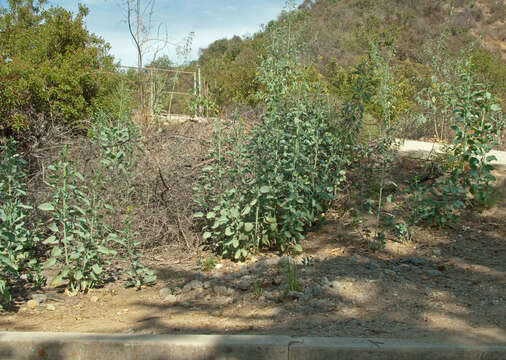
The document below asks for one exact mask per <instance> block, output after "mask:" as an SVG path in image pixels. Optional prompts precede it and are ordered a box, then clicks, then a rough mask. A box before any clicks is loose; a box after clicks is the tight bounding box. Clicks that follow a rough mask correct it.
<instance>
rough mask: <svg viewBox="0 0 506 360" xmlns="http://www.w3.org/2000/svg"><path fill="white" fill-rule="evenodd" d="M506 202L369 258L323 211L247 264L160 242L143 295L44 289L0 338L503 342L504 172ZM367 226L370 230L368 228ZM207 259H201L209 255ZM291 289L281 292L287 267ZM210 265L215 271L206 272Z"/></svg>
mask: <svg viewBox="0 0 506 360" xmlns="http://www.w3.org/2000/svg"><path fill="white" fill-rule="evenodd" d="M497 176H498V186H499V187H500V188H501V189H502V191H503V196H502V197H500V198H499V199H498V202H497V204H496V205H495V206H494V207H493V208H491V209H489V210H485V211H483V212H481V213H472V212H469V213H467V214H464V215H463V216H462V219H461V221H460V223H459V224H458V226H457V227H456V228H454V229H443V230H441V229H428V230H427V229H426V230H419V231H418V232H416V233H415V236H414V241H412V242H409V243H400V242H398V241H397V240H395V239H394V238H391V239H390V238H389V239H388V240H387V241H386V246H385V248H384V249H382V250H379V251H375V252H374V251H371V250H370V248H369V246H368V243H367V241H366V240H365V239H364V237H363V228H362V229H361V226H358V227H350V226H349V224H348V223H349V219H346V218H345V217H343V216H339V214H338V213H337V212H336V213H329V214H328V215H327V221H326V222H325V223H323V224H322V225H320V226H318V227H317V228H315V229H314V230H313V231H312V232H311V233H310V234H309V235H308V237H307V239H306V240H305V241H304V242H303V244H302V245H303V247H304V249H305V250H304V252H303V253H302V254H300V255H297V256H294V257H291V258H289V257H287V256H283V257H279V256H277V255H274V254H259V255H258V256H257V257H256V258H255V259H253V260H251V261H249V262H247V263H233V262H230V261H224V260H218V262H217V263H216V264H214V263H213V262H212V261H211V260H209V259H211V258H210V257H211V256H212V255H211V254H210V253H208V252H206V251H204V250H200V251H198V252H193V253H191V252H188V251H184V250H181V249H178V248H177V247H169V246H167V247H161V248H156V249H153V250H152V251H151V252H149V253H148V254H147V257H146V259H147V262H148V264H149V265H150V266H152V267H153V268H155V269H156V270H157V273H158V280H157V282H156V284H155V285H154V286H152V287H147V288H144V289H142V290H140V291H137V290H135V289H127V288H124V287H123V285H122V283H121V281H119V280H118V281H114V282H110V283H108V284H106V285H105V286H104V287H103V288H101V289H97V290H93V291H90V292H89V293H88V294H78V295H75V296H70V295H68V294H66V293H64V292H62V289H61V288H55V287H51V286H48V287H46V288H44V289H42V291H40V293H39V294H31V295H30V296H31V297H33V298H34V299H36V300H37V301H31V302H27V300H28V299H29V298H30V296H28V298H18V299H17V300H16V306H15V307H14V308H13V309H12V310H11V311H5V312H2V313H0V331H66V332H102V333H140V334H185V333H192V334H210V333H215V334H283V335H291V336H296V335H299V336H300V335H304V336H344V337H380V338H416V339H424V340H428V341H430V340H436V341H449V342H457V343H469V344H478V343H481V344H483V343H496V344H497V343H501V344H504V343H506V243H505V241H506V199H505V196H504V194H506V191H505V190H506V173H502V174H497ZM366 225H367V224H366ZM206 259H207V260H206ZM288 262H291V263H295V264H297V266H296V268H297V276H296V277H297V279H298V282H299V287H298V288H297V289H296V290H298V291H290V292H289V291H287V290H286V287H287V284H288V280H287V268H288V266H287V264H288ZM213 266H214V267H213Z"/></svg>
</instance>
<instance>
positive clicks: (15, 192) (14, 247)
mask: <svg viewBox="0 0 506 360" xmlns="http://www.w3.org/2000/svg"><path fill="white" fill-rule="evenodd" d="M26 177H27V170H26V161H25V160H24V159H23V158H22V157H21V155H20V154H19V153H17V143H16V142H15V141H13V140H8V141H7V143H6V144H5V145H1V146H0V295H2V296H3V297H4V299H5V300H6V301H7V302H9V301H10V300H11V293H10V288H11V285H13V284H15V283H16V281H18V280H19V279H20V278H21V276H22V275H25V276H27V279H28V280H34V281H36V282H39V281H40V280H42V279H41V278H40V277H39V270H40V266H39V262H38V261H37V258H36V257H35V252H36V246H37V244H38V242H39V239H38V237H37V229H36V227H32V228H31V227H30V226H29V225H28V224H27V219H28V216H29V215H30V211H31V210H32V207H31V206H29V205H26V204H25V197H26V195H27V193H26V187H25V181H26Z"/></svg>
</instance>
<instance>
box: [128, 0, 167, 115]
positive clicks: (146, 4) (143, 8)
mask: <svg viewBox="0 0 506 360" xmlns="http://www.w3.org/2000/svg"><path fill="white" fill-rule="evenodd" d="M155 3H156V1H155V0H124V5H125V7H126V21H127V24H128V31H129V32H130V36H131V37H132V39H133V41H134V43H135V47H136V51H137V76H138V81H139V101H140V105H141V114H142V116H143V117H144V115H145V111H144V110H145V109H144V106H145V89H144V81H143V78H142V72H143V61H144V57H145V56H147V55H148V54H152V55H153V59H152V61H154V60H155V59H156V58H157V56H158V54H159V53H160V52H161V51H162V50H164V49H165V48H166V47H167V46H168V45H175V44H173V43H171V42H170V41H169V38H168V33H167V29H166V27H165V25H164V24H163V23H160V24H158V26H157V31H156V34H154V31H153V14H154V10H155Z"/></svg>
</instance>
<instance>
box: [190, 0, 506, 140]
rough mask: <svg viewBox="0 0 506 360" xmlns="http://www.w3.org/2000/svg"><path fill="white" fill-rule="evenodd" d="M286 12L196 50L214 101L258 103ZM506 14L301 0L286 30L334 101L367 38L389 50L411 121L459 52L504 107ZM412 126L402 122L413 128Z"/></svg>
mask: <svg viewBox="0 0 506 360" xmlns="http://www.w3.org/2000/svg"><path fill="white" fill-rule="evenodd" d="M286 15H287V14H286V12H284V13H282V14H281V15H280V17H279V19H278V20H276V21H272V22H271V23H269V24H267V26H265V28H264V29H263V30H262V31H259V32H258V33H256V34H254V35H252V36H249V37H243V38H241V37H239V36H236V37H233V38H232V39H221V40H217V41H215V42H214V43H212V44H211V45H210V46H209V47H208V48H206V49H202V50H201V55H200V58H199V60H198V63H199V64H200V66H201V67H202V69H203V73H204V74H206V77H207V78H208V79H209V85H210V87H211V89H212V93H213V95H214V97H215V99H216V101H217V102H218V104H220V105H222V106H223V105H233V104H235V105H237V104H247V105H250V106H253V107H255V106H256V105H257V104H258V102H259V99H258V97H257V96H256V92H257V91H258V90H259V87H260V86H261V85H260V83H259V82H258V81H257V80H256V71H257V70H256V69H257V67H258V66H259V65H260V62H261V59H262V57H263V56H265V49H266V34H267V33H269V31H270V29H271V28H273V27H274V26H275V25H276V23H277V22H279V21H281V20H282V19H283V18H284V17H285V16H286ZM505 18H506V7H505V5H504V1H497V0H482V1H471V0H458V1H438V0H421V1H404V0H402V1H401V0H386V1H374V0H317V1H310V0H306V1H305V2H304V3H303V4H302V5H301V6H300V7H299V11H298V13H297V18H296V20H295V21H294V24H293V28H292V29H291V31H292V32H293V33H298V34H299V36H298V41H299V44H298V45H299V46H301V47H302V48H303V51H302V56H301V61H303V62H304V63H305V64H307V65H309V67H308V70H307V77H308V78H310V79H312V80H313V81H320V82H323V83H324V84H325V85H326V86H327V88H328V91H329V94H330V95H331V96H332V97H333V98H334V99H335V100H342V99H343V98H347V97H349V95H350V86H351V83H352V79H351V78H352V73H353V72H354V71H355V70H356V66H357V65H358V64H359V63H360V62H361V61H362V60H363V59H364V57H365V54H366V51H367V48H368V44H369V42H371V41H373V42H381V43H383V44H385V45H387V46H391V47H393V49H394V56H393V58H392V66H393V68H394V72H395V77H396V85H397V89H396V95H397V97H398V99H399V101H398V103H397V106H396V107H397V108H396V112H397V114H398V115H399V116H401V115H402V116H404V117H406V118H413V117H414V116H413V113H415V112H420V110H421V108H420V104H419V103H420V101H417V97H419V93H420V91H421V90H422V89H423V88H425V87H429V86H431V78H432V77H433V75H437V76H438V77H440V78H441V80H444V81H447V80H449V78H450V77H451V76H452V75H451V74H449V73H443V71H442V68H444V67H445V66H446V67H447V69H446V70H448V71H450V70H451V67H452V66H453V65H451V64H452V63H453V62H455V61H456V59H457V58H459V57H460V56H462V52H463V51H467V54H468V55H469V56H470V57H471V58H472V60H473V64H474V67H475V72H476V74H477V75H478V76H479V77H480V78H481V79H482V80H486V81H487V82H488V83H489V84H490V86H491V87H492V89H493V92H494V93H495V94H496V96H497V97H498V102H499V103H500V104H501V105H502V107H504V101H505V96H506V66H505V60H506V48H505V45H504V44H505V36H506V33H505V31H506V30H505V29H506V27H505V26H504V19H505ZM443 62H444V63H445V64H443ZM438 71H439V72H440V73H439V74H438ZM454 75H455V74H454ZM369 110H371V109H369ZM415 110H416V111H415ZM369 112H371V113H372V114H373V115H374V111H369ZM411 125H412V124H408V125H406V126H407V127H409V128H411V129H412V128H413V127H412V126H411ZM418 125H420V124H418ZM430 131H431V130H430V127H428V129H422V130H420V131H419V132H414V131H411V133H410V132H407V133H406V134H405V135H406V136H408V137H417V136H421V135H425V136H428V137H430V136H431V135H433V134H431V133H430Z"/></svg>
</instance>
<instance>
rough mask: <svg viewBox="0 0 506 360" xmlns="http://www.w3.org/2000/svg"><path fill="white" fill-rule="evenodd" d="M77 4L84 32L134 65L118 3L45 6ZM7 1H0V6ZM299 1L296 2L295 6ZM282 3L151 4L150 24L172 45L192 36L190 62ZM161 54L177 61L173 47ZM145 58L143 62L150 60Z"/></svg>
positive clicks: (208, 0)
mask: <svg viewBox="0 0 506 360" xmlns="http://www.w3.org/2000/svg"><path fill="white" fill-rule="evenodd" d="M78 2H80V3H82V4H83V5H86V6H87V7H88V8H89V9H90V14H89V15H88V17H87V19H86V23H87V28H88V30H90V31H91V32H94V33H95V34H97V35H99V36H101V37H102V38H104V39H105V40H106V41H107V42H108V43H110V44H111V47H112V49H111V53H112V54H113V55H114V56H115V57H116V58H117V59H119V60H121V63H122V65H132V66H133V65H136V61H137V60H136V53H135V48H134V44H133V42H132V40H131V38H130V37H129V34H128V27H127V24H126V22H125V11H124V9H123V10H122V6H121V4H122V3H124V1H122V0H81V1H78V0H48V1H47V3H48V4H49V5H59V6H62V7H64V8H65V9H68V10H71V11H73V12H75V11H77V4H78ZM6 3H7V0H0V5H4V6H5V4H6ZM300 3H302V1H297V4H300ZM284 5H285V0H155V12H154V13H155V15H154V18H153V20H154V21H153V22H154V24H159V23H164V24H166V26H167V31H168V34H169V38H170V40H171V41H172V42H175V43H177V42H181V41H182V40H183V39H184V38H185V36H187V35H188V34H189V33H190V32H194V33H195V38H194V41H193V45H192V49H193V50H192V54H191V57H192V59H195V58H196V57H197V54H198V49H199V48H205V47H207V45H209V44H210V43H212V42H213V41H214V40H217V39H222V38H225V37H226V38H230V37H232V36H233V35H247V34H254V33H255V32H257V31H258V30H259V29H260V26H261V25H262V24H267V23H268V22H269V21H270V20H273V19H276V17H277V16H278V15H279V13H280V12H281V11H282V10H283V8H284ZM123 8H124V6H123ZM163 54H166V55H169V57H170V58H171V59H172V60H173V61H178V59H177V56H176V51H175V48H174V47H171V48H168V49H167V50H165V51H164V52H163ZM150 58H151V56H148V57H147V59H146V60H148V59H149V60H150Z"/></svg>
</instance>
